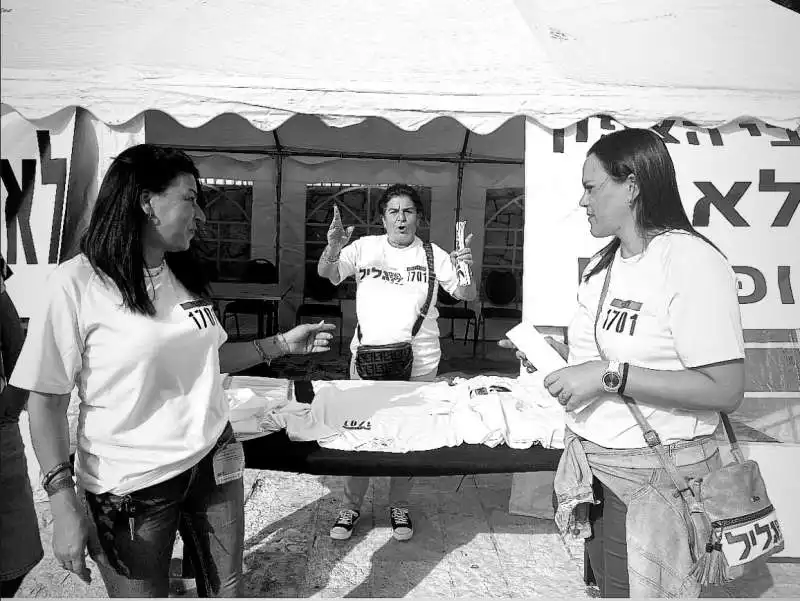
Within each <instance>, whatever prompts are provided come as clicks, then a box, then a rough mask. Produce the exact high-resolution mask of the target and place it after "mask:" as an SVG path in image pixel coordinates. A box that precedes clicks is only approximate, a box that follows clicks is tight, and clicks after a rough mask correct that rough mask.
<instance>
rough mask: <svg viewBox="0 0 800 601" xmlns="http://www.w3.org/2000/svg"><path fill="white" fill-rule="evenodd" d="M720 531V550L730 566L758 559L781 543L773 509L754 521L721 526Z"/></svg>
mask: <svg viewBox="0 0 800 601" xmlns="http://www.w3.org/2000/svg"><path fill="white" fill-rule="evenodd" d="M770 509H772V507H771V506H770ZM713 525H715V524H712V526H713ZM722 531H723V536H722V540H721V541H720V542H721V544H722V552H723V553H724V554H725V559H726V560H727V562H728V566H730V567H734V566H739V565H742V564H744V563H748V562H750V561H753V560H754V559H758V558H759V557H761V556H762V555H766V554H768V553H769V552H770V551H772V550H774V549H775V548H776V547H779V546H781V545H782V544H783V533H782V532H781V527H780V524H778V518H777V516H776V515H775V510H774V509H772V510H771V511H770V512H769V513H768V514H767V515H765V516H764V517H762V518H759V519H757V520H755V521H754V522H750V523H747V524H742V525H740V526H736V525H731V526H728V527H724V526H723V527H722Z"/></svg>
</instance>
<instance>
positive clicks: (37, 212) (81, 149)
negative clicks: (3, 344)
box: [0, 106, 144, 317]
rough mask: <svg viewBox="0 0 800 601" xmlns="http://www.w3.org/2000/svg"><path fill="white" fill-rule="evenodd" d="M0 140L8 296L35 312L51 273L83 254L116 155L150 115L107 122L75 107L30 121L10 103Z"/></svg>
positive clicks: (22, 309) (0, 247) (0, 211)
mask: <svg viewBox="0 0 800 601" xmlns="http://www.w3.org/2000/svg"><path fill="white" fill-rule="evenodd" d="M1 139H2V143H1V144H0V145H1V146H2V182H3V185H2V196H1V198H2V202H0V252H2V253H3V255H4V256H5V257H6V260H7V261H8V263H9V265H11V267H12V270H13V271H14V277H13V278H11V279H10V280H9V282H8V291H9V295H10V296H11V298H12V299H13V301H14V304H15V305H16V306H17V309H18V311H19V313H20V316H21V317H30V315H31V314H32V313H33V312H35V311H36V310H37V309H38V307H39V306H40V302H41V299H42V294H41V291H42V289H43V287H44V285H45V282H46V280H47V277H48V276H49V274H50V273H51V272H52V271H53V269H55V267H56V265H58V263H60V262H62V261H64V260H66V259H67V258H69V257H71V256H73V255H74V254H75V252H77V248H78V242H79V240H80V236H81V234H82V232H83V230H84V228H85V227H86V224H87V223H88V218H89V215H90V213H91V209H92V207H93V206H94V201H95V199H96V197H97V189H98V187H99V183H100V181H101V180H102V176H103V174H104V173H105V170H106V169H107V168H108V165H109V164H110V162H111V160H112V158H113V157H114V156H115V155H116V154H117V153H118V152H120V151H121V150H123V149H124V148H127V147H128V146H132V145H133V144H136V143H139V142H141V141H143V139H144V119H142V118H137V119H134V120H132V121H130V122H129V123H126V124H124V125H122V126H118V127H109V126H107V125H105V124H103V123H101V122H100V121H98V120H97V119H95V118H94V117H93V116H92V115H91V114H90V113H88V112H87V111H84V110H82V109H75V108H69V109H64V110H62V111H59V112H58V113H56V114H54V115H52V116H51V117H48V118H46V119H40V120H36V121H28V120H26V119H24V118H23V117H22V116H20V115H19V114H18V113H16V112H14V111H12V110H8V109H6V107H5V106H4V111H3V115H2V138H1Z"/></svg>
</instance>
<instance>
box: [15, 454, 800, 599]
mask: <svg viewBox="0 0 800 601" xmlns="http://www.w3.org/2000/svg"><path fill="white" fill-rule="evenodd" d="M245 485H246V489H245V490H246V491H248V492H249V497H248V499H247V503H246V506H245V524H246V532H245V540H246V548H245V559H244V571H245V572H244V573H245V575H244V579H245V595H246V596H247V597H300V598H306V597H367V598H370V597H371V598H376V597H389V598H399V597H435V598H456V597H459V598H460V597H513V598H531V597H569V598H588V597H592V596H594V594H595V593H596V591H595V590H594V589H592V588H589V587H586V586H585V585H584V583H583V580H582V574H583V553H582V547H581V545H580V544H578V543H575V542H570V541H567V542H565V541H563V540H562V539H561V537H560V536H559V535H558V534H557V532H556V529H555V525H554V523H553V522H552V521H550V520H541V519H535V518H528V517H522V516H515V515H510V514H509V513H508V498H509V494H510V490H511V475H510V474H489V475H479V476H467V477H466V478H464V479H463V480H462V478H461V477H460V476H447V477H440V478H417V479H416V481H415V486H414V490H413V492H412V495H411V499H410V501H411V505H412V512H413V513H412V516H413V518H414V528H415V534H414V537H413V538H412V539H411V540H410V541H408V542H398V541H395V540H394V539H393V538H392V535H391V528H390V526H389V516H388V513H387V507H386V500H387V497H388V480H387V479H386V478H377V479H374V480H373V486H371V487H370V490H369V492H368V493H367V497H366V499H365V502H364V507H363V511H362V516H361V520H360V522H359V524H358V526H357V528H356V531H355V533H354V535H353V537H352V538H351V539H350V540H348V541H333V540H331V538H330V537H329V536H328V530H329V529H330V526H331V524H332V523H333V521H334V519H335V516H336V512H337V510H338V503H339V496H340V493H341V487H342V483H341V478H337V477H329V476H311V475H307V474H292V473H283V472H271V471H256V470H247V472H246V474H245ZM38 510H39V515H40V524H41V526H42V539H43V543H44V546H45V549H46V551H45V553H46V556H45V559H44V560H43V561H42V562H41V563H40V564H39V565H38V566H37V567H36V568H35V569H34V571H33V572H32V573H31V574H30V575H29V576H28V578H27V579H26V580H25V582H24V584H23V586H22V589H21V590H20V592H19V595H18V596H20V597H62V598H66V597H71V598H74V597H105V596H106V592H105V588H104V587H103V585H102V582H101V581H100V579H99V575H98V574H97V570H96V569H95V568H93V566H91V564H90V567H92V568H93V575H94V576H95V579H94V580H93V582H92V584H91V585H88V586H87V585H85V584H83V583H82V582H80V581H79V580H78V579H77V578H76V577H74V576H71V575H68V574H67V573H66V572H64V571H63V570H61V569H60V568H59V567H58V565H57V564H56V562H55V560H54V558H53V556H52V551H51V547H50V545H51V527H50V523H49V520H50V517H49V510H48V507H47V503H46V502H45V503H39V507H38ZM172 583H173V591H172V594H171V595H170V596H171V597H194V596H196V591H195V590H194V584H193V581H192V580H190V579H180V578H175V579H174V580H173V582H172ZM713 596H716V597H785V598H789V597H798V596H800V565H798V564H797V563H769V564H766V565H762V566H759V567H758V568H756V569H754V570H751V572H750V573H748V574H747V575H746V577H745V578H743V579H742V580H741V581H738V582H736V583H735V585H734V586H730V587H728V588H727V589H721V590H718V591H715V592H714V595H713Z"/></svg>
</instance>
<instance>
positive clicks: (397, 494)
mask: <svg viewBox="0 0 800 601" xmlns="http://www.w3.org/2000/svg"><path fill="white" fill-rule="evenodd" d="M438 369H439V368H438V367H437V368H436V369H434V370H433V371H429V372H428V373H426V374H422V375H421V376H414V377H412V378H411V381H412V382H433V380H434V379H436V372H437V371H438ZM350 379H351V380H360V379H361V376H359V375H358V372H357V371H356V359H355V355H353V359H352V360H351V361H350ZM369 480H370V478H369V476H345V479H344V499H343V500H342V507H341V508H342V509H354V510H356V511H360V510H361V504H362V503H363V501H364V495H366V494H367V489H368V488H369ZM413 486H414V478H412V477H406V476H392V477H391V478H389V507H402V508H404V509H407V508H408V496H409V494H411V489H412V488H413Z"/></svg>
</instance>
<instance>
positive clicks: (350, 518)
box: [337, 511, 356, 526]
mask: <svg viewBox="0 0 800 601" xmlns="http://www.w3.org/2000/svg"><path fill="white" fill-rule="evenodd" d="M355 519H356V512H355V511H343V512H341V513H340V514H339V519H338V520H337V522H338V523H339V524H343V525H345V526H352V525H353V522H354V521H355Z"/></svg>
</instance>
